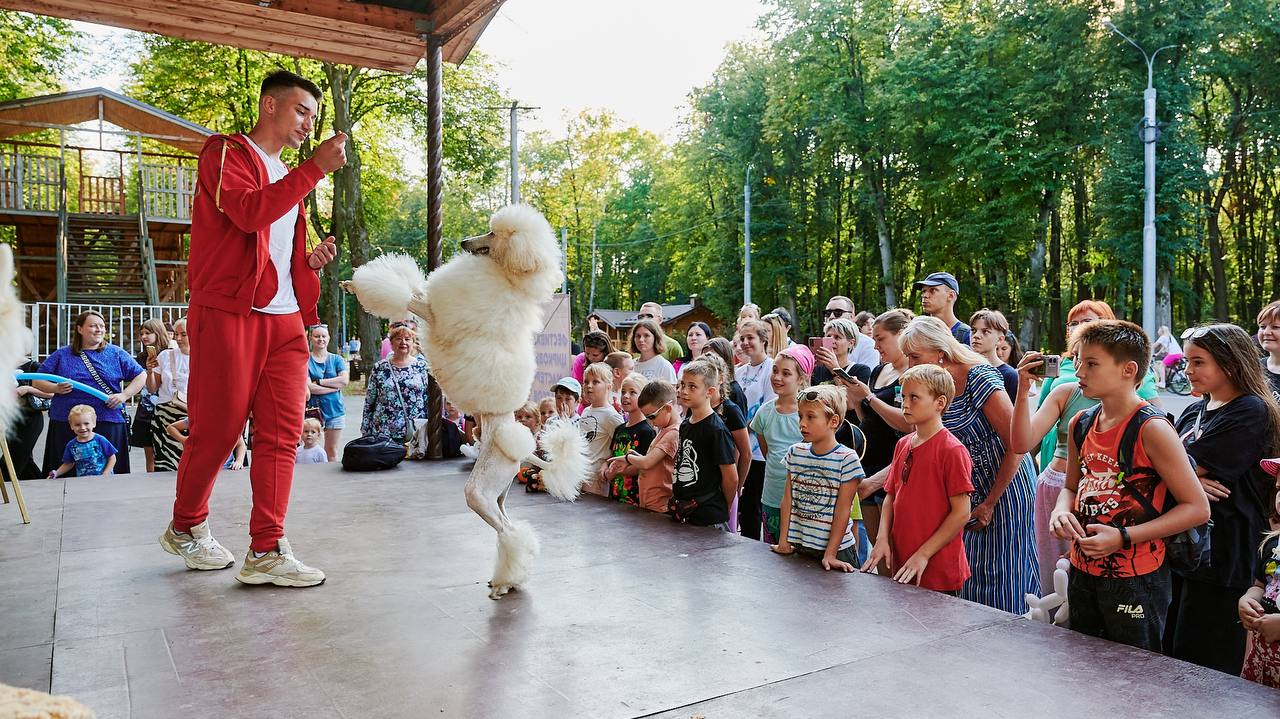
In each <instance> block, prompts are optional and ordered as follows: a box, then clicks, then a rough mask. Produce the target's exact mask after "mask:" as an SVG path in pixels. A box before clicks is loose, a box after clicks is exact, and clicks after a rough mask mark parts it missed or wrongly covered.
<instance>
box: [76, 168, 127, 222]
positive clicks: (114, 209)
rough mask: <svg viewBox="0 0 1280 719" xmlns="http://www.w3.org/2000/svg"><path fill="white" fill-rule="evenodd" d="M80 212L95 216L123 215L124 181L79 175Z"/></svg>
mask: <svg viewBox="0 0 1280 719" xmlns="http://www.w3.org/2000/svg"><path fill="white" fill-rule="evenodd" d="M80 211H81V212H85V213H92V214H95V215H123V214H124V179H123V178H120V177H100V176H96V175H81V176H80Z"/></svg>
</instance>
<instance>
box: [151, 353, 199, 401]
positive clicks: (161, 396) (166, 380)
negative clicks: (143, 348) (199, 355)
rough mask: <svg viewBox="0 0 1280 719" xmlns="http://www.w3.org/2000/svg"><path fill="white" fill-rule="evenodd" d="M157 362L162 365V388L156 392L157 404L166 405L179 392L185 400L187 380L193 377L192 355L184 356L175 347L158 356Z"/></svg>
mask: <svg viewBox="0 0 1280 719" xmlns="http://www.w3.org/2000/svg"><path fill="white" fill-rule="evenodd" d="M156 362H157V363H159V365H160V366H159V368H158V369H159V371H160V387H159V389H158V390H157V391H156V402H159V403H160V404H164V403H166V402H168V401H170V400H172V399H173V398H174V396H175V395H176V394H177V393H179V392H181V393H182V395H183V398H184V400H185V398H186V394H187V380H188V379H189V378H190V377H191V355H184V354H182V350H180V349H177V348H176V347H174V348H170V349H167V350H164V351H163V352H161V353H160V354H158V355H156Z"/></svg>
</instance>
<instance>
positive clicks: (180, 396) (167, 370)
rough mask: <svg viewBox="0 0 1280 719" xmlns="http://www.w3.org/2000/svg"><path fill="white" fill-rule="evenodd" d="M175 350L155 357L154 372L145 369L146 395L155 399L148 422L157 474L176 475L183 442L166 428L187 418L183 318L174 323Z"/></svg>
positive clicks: (187, 367)
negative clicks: (148, 393) (174, 473)
mask: <svg viewBox="0 0 1280 719" xmlns="http://www.w3.org/2000/svg"><path fill="white" fill-rule="evenodd" d="M173 341H174V346H173V347H171V348H169V349H166V350H163V351H161V352H160V353H159V354H158V355H156V362H155V367H154V368H150V367H149V368H148V369H147V391H148V392H150V393H152V394H153V395H155V414H154V415H153V417H152V420H151V436H152V448H153V450H154V452H155V455H154V466H155V471H157V472H176V471H178V461H179V460H181V459H182V448H183V444H182V442H180V441H178V440H176V439H174V438H173V436H172V435H170V434H169V433H168V432H167V431H165V430H166V428H167V427H168V426H169V425H171V424H173V423H174V422H177V421H178V420H180V419H182V418H183V417H186V416H187V382H188V380H190V378H191V341H190V339H188V335H187V320H186V318H185V317H184V318H182V319H178V320H174V322H173Z"/></svg>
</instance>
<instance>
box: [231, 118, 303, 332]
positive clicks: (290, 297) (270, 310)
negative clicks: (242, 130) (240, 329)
mask: <svg viewBox="0 0 1280 719" xmlns="http://www.w3.org/2000/svg"><path fill="white" fill-rule="evenodd" d="M244 139H246V140H248V141H249V147H252V148H253V149H254V151H256V152H257V153H258V157H261V158H262V164H264V165H266V166H267V179H268V180H270V181H271V183H272V184H274V183H277V182H279V181H280V180H282V179H284V176H285V175H287V174H289V168H287V167H285V165H284V163H283V162H281V161H280V160H279V159H277V158H274V157H268V156H267V153H266V152H263V150H262V148H261V147H258V143H256V142H254V141H253V140H252V139H251V138H250V137H249V136H248V135H244ZM297 225H298V208H297V207H296V206H295V207H290V208H289V209H288V210H287V211H286V212H285V213H284V214H283V215H281V216H280V218H279V219H277V220H276V221H275V222H272V223H271V244H270V252H271V264H273V265H275V266H276V280H277V281H278V282H279V285H277V289H276V296H275V297H272V298H271V302H270V303H268V304H267V306H266V307H254V308H253V309H255V310H257V311H259V312H264V313H266V314H269V315H287V314H289V313H291V312H297V311H298V298H297V297H295V296H294V294H293V275H292V273H291V272H290V265H291V260H292V259H293V237H294V231H295V229H296V228H297Z"/></svg>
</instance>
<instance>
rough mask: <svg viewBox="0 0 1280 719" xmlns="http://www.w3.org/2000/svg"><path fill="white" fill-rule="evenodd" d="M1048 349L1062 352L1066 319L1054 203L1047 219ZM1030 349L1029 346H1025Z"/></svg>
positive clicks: (1059, 218)
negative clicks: (1063, 308) (1050, 214)
mask: <svg viewBox="0 0 1280 719" xmlns="http://www.w3.org/2000/svg"><path fill="white" fill-rule="evenodd" d="M1048 271H1049V277H1048V284H1049V349H1050V351H1052V352H1062V351H1063V348H1064V346H1065V345H1066V330H1067V328H1066V320H1065V319H1064V318H1063V316H1062V213H1061V212H1059V210H1058V206H1057V205H1054V208H1053V215H1052V216H1051V218H1050V221H1049V267H1048ZM1027 349H1030V348H1027Z"/></svg>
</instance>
